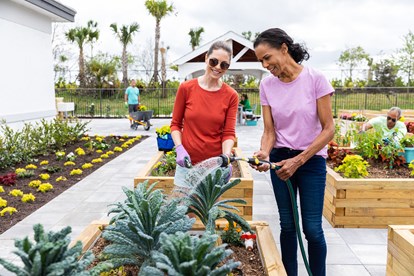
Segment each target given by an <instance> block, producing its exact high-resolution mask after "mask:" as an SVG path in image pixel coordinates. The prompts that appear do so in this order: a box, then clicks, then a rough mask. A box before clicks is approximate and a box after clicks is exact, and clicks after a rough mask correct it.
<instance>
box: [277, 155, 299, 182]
mask: <svg viewBox="0 0 414 276" xmlns="http://www.w3.org/2000/svg"><path fill="white" fill-rule="evenodd" d="M275 165H276V166H278V167H280V169H278V170H276V175H277V177H279V178H280V179H281V180H283V181H286V180H288V179H289V178H290V177H292V175H293V174H294V173H295V172H296V170H297V169H298V168H299V167H300V166H301V164H300V161H299V159H298V158H297V157H293V158H289V159H285V160H282V161H280V162H277V163H275Z"/></svg>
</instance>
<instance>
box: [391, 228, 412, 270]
mask: <svg viewBox="0 0 414 276" xmlns="http://www.w3.org/2000/svg"><path fill="white" fill-rule="evenodd" d="M387 252H388V254H387V275H389V276H394V275H396V276H397V275H414V225H390V226H389V227H388V251H387Z"/></svg>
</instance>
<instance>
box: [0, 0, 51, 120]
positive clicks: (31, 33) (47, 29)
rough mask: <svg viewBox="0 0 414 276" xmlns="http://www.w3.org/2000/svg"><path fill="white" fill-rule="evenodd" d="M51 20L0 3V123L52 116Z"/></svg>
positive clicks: (16, 5) (22, 7) (32, 12)
mask: <svg viewBox="0 0 414 276" xmlns="http://www.w3.org/2000/svg"><path fill="white" fill-rule="evenodd" d="M51 25H52V24H51V20H50V19H49V18H47V17H46V16H44V15H41V14H39V13H36V12H34V11H32V10H30V9H28V8H26V7H24V6H21V5H19V4H17V3H14V2H12V1H4V0H0V34H1V43H0V119H3V120H6V122H7V124H8V125H12V124H18V125H21V124H22V123H24V122H30V121H32V120H39V119H40V118H45V119H48V118H49V119H50V118H52V117H54V116H55V115H56V106H55V93H54V84H53V57H52V43H51V28H52V26H51Z"/></svg>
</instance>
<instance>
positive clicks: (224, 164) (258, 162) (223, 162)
mask: <svg viewBox="0 0 414 276" xmlns="http://www.w3.org/2000/svg"><path fill="white" fill-rule="evenodd" d="M219 159H221V166H222V167H227V166H228V165H229V164H230V163H231V162H233V161H244V162H247V163H249V164H251V165H255V166H260V165H263V164H264V163H267V164H269V165H270V169H272V170H278V169H280V168H281V167H280V166H276V165H275V164H274V163H271V162H269V161H267V160H260V159H258V158H257V157H255V156H253V157H250V158H247V157H229V156H227V155H225V154H222V155H220V156H219ZM285 182H286V185H287V187H288V191H289V195H290V201H291V203H292V211H293V212H292V213H293V220H294V222H295V228H296V234H297V237H298V241H299V246H300V251H301V253H302V258H303V262H304V264H305V267H306V270H307V272H308V275H310V276H311V275H312V272H311V270H310V267H309V262H308V259H307V257H306V253H305V248H304V247H303V241H302V235H301V231H300V225H299V213H298V205H297V202H296V198H295V192H294V191H293V187H292V183H291V182H290V180H289V179H288V180H286V181H285Z"/></svg>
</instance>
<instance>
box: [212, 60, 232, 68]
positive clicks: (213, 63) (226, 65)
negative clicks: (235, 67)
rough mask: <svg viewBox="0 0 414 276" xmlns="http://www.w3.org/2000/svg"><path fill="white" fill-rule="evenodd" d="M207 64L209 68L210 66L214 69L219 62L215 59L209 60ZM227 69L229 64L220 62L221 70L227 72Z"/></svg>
mask: <svg viewBox="0 0 414 276" xmlns="http://www.w3.org/2000/svg"><path fill="white" fill-rule="evenodd" d="M208 64H209V65H210V66H212V67H216V66H217V64H219V60H218V59H216V58H210V59H209V60H208ZM229 67H230V64H229V63H227V62H225V61H222V62H220V68H221V69H223V70H227V69H229Z"/></svg>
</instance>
